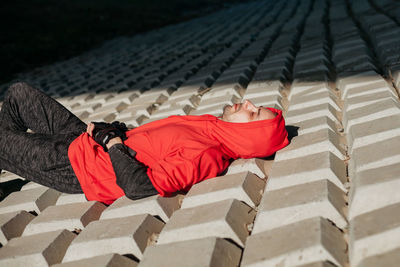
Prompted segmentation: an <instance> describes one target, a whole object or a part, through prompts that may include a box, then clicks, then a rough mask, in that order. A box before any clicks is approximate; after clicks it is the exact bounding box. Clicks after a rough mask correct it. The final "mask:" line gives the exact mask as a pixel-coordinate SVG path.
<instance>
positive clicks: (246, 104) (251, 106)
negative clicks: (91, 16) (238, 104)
mask: <svg viewBox="0 0 400 267" xmlns="http://www.w3.org/2000/svg"><path fill="white" fill-rule="evenodd" d="M243 106H244V107H245V108H246V109H247V110H250V111H254V112H256V111H257V110H258V109H257V107H256V106H255V105H254V104H253V103H252V102H251V101H250V100H248V99H246V100H245V101H244V102H243Z"/></svg>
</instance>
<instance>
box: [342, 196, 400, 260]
mask: <svg viewBox="0 0 400 267" xmlns="http://www.w3.org/2000/svg"><path fill="white" fill-rule="evenodd" d="M399 240H400V203H397V204H393V205H389V206H386V207H384V208H381V209H379V210H374V211H371V212H368V213H365V214H362V215H360V216H357V217H355V218H354V219H353V220H351V221H350V229H349V258H350V264H351V265H352V266H357V265H358V264H359V263H360V262H361V261H362V260H363V259H365V258H367V257H370V256H374V255H378V254H382V253H386V252H389V251H391V250H393V249H397V248H400V242H399Z"/></svg>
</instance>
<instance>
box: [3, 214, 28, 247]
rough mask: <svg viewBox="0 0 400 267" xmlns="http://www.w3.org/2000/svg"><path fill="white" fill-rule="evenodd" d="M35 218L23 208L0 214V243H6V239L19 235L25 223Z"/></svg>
mask: <svg viewBox="0 0 400 267" xmlns="http://www.w3.org/2000/svg"><path fill="white" fill-rule="evenodd" d="M33 218H35V216H34V215H32V214H30V213H29V212H26V211H24V210H21V211H15V212H10V213H3V214H0V243H1V245H3V246H4V245H5V244H7V242H8V240H10V239H11V238H14V237H18V236H21V234H22V232H23V231H24V229H25V227H26V225H27V224H28V223H29V222H30V221H32V220H33Z"/></svg>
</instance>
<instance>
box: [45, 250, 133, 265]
mask: <svg viewBox="0 0 400 267" xmlns="http://www.w3.org/2000/svg"><path fill="white" fill-rule="evenodd" d="M90 266H96V267H119V266H121V267H135V266H137V263H136V262H135V261H133V260H131V259H129V258H128V257H125V256H121V255H119V254H115V253H113V254H107V255H102V256H96V257H93V258H89V259H83V260H78V261H70V262H65V263H59V264H55V265H52V267H90Z"/></svg>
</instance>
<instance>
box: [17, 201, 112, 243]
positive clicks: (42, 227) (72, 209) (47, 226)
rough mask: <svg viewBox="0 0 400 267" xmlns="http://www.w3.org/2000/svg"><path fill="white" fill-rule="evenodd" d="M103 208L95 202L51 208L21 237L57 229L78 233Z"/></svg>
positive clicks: (96, 218)
mask: <svg viewBox="0 0 400 267" xmlns="http://www.w3.org/2000/svg"><path fill="white" fill-rule="evenodd" d="M105 208H106V206H105V205H104V204H102V203H100V202H96V201H89V202H84V203H72V204H65V205H59V206H51V207H48V208H47V209H45V210H44V211H43V212H42V213H41V214H39V215H38V216H37V217H36V218H35V219H33V220H32V221H31V222H30V223H29V224H28V225H27V227H26V228H25V230H24V233H23V235H24V236H27V235H33V234H38V233H42V232H49V231H55V230H59V229H67V230H70V231H74V230H76V231H80V230H82V229H83V228H85V226H86V225H88V224H89V223H90V222H92V221H95V220H98V219H99V217H100V214H101V213H102V212H103V210H104V209H105Z"/></svg>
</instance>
